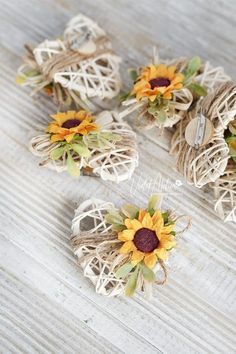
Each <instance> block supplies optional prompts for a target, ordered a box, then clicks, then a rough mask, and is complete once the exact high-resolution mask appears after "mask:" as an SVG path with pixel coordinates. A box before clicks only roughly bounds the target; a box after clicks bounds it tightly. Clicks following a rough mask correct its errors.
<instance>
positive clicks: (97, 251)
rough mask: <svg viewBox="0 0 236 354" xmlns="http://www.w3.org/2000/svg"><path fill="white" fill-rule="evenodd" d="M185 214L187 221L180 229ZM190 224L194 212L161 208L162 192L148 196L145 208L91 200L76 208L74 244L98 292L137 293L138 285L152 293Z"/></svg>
mask: <svg viewBox="0 0 236 354" xmlns="http://www.w3.org/2000/svg"><path fill="white" fill-rule="evenodd" d="M183 218H185V219H187V226H186V227H185V228H184V229H183V230H182V231H177V223H178V222H179V221H180V220H181V219H183ZM189 226H190V218H189V217H186V216H181V217H177V216H176V215H175V213H174V212H173V211H171V210H161V197H159V196H157V195H153V196H152V197H151V198H150V199H149V202H148V205H147V207H146V208H139V207H137V206H135V205H131V204H128V205H124V206H123V207H122V208H121V209H120V210H119V209H116V208H115V207H114V205H113V204H112V203H109V202H104V201H101V200H97V199H92V200H88V201H86V202H84V203H82V204H81V205H80V206H79V207H78V208H77V209H76V211H75V217H74V220H73V222H72V232H73V234H72V238H71V243H72V246H73V249H74V253H75V255H77V256H78V261H79V264H80V265H81V267H82V268H83V271H84V275H85V276H86V277H88V278H89V279H90V280H91V281H92V282H93V284H94V285H95V288H96V292H97V293H100V294H103V295H107V296H114V295H120V294H123V293H124V294H125V295H127V296H132V295H133V294H134V292H135V290H136V289H138V290H141V291H144V292H145V293H146V295H147V296H148V297H149V296H151V289H152V285H154V284H164V283H165V282H166V279H167V268H166V262H167V260H168V258H169V256H170V254H171V250H172V249H174V248H175V247H176V243H177V236H178V235H180V234H182V233H183V232H184V231H185V230H186V229H188V228H189ZM160 272H162V273H163V277H162V279H159V273H160Z"/></svg>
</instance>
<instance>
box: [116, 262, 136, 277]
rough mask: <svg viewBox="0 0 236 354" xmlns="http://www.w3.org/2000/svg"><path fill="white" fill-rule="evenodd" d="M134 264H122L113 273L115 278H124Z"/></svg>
mask: <svg viewBox="0 0 236 354" xmlns="http://www.w3.org/2000/svg"><path fill="white" fill-rule="evenodd" d="M133 268H134V266H133V265H132V264H131V263H125V264H123V265H122V266H121V267H120V268H119V269H118V270H117V271H116V273H115V276H116V278H125V277H126V276H127V275H128V274H129V273H130V272H131V270H132V269H133Z"/></svg>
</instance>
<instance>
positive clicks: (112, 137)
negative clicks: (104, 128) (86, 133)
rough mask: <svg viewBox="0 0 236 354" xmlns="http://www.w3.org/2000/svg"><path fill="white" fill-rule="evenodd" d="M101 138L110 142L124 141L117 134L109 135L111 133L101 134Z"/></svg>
mask: <svg viewBox="0 0 236 354" xmlns="http://www.w3.org/2000/svg"><path fill="white" fill-rule="evenodd" d="M99 136H100V137H101V138H103V139H105V140H109V141H120V140H121V139H122V136H121V135H119V134H115V133H109V132H101V133H100V134H99Z"/></svg>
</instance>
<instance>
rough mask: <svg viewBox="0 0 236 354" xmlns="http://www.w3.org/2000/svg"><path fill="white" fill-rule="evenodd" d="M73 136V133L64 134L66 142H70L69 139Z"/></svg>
mask: <svg viewBox="0 0 236 354" xmlns="http://www.w3.org/2000/svg"><path fill="white" fill-rule="evenodd" d="M74 136H75V133H72V134H68V135H66V136H65V140H66V141H67V143H70V142H71V140H72V139H73V138H74Z"/></svg>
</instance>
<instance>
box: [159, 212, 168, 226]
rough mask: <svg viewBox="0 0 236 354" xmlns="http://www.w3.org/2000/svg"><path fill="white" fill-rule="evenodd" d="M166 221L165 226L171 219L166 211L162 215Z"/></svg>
mask: <svg viewBox="0 0 236 354" xmlns="http://www.w3.org/2000/svg"><path fill="white" fill-rule="evenodd" d="M161 215H162V217H163V220H164V224H166V223H167V222H168V219H169V213H168V212H167V211H165V212H164V213H162V214H161Z"/></svg>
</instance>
